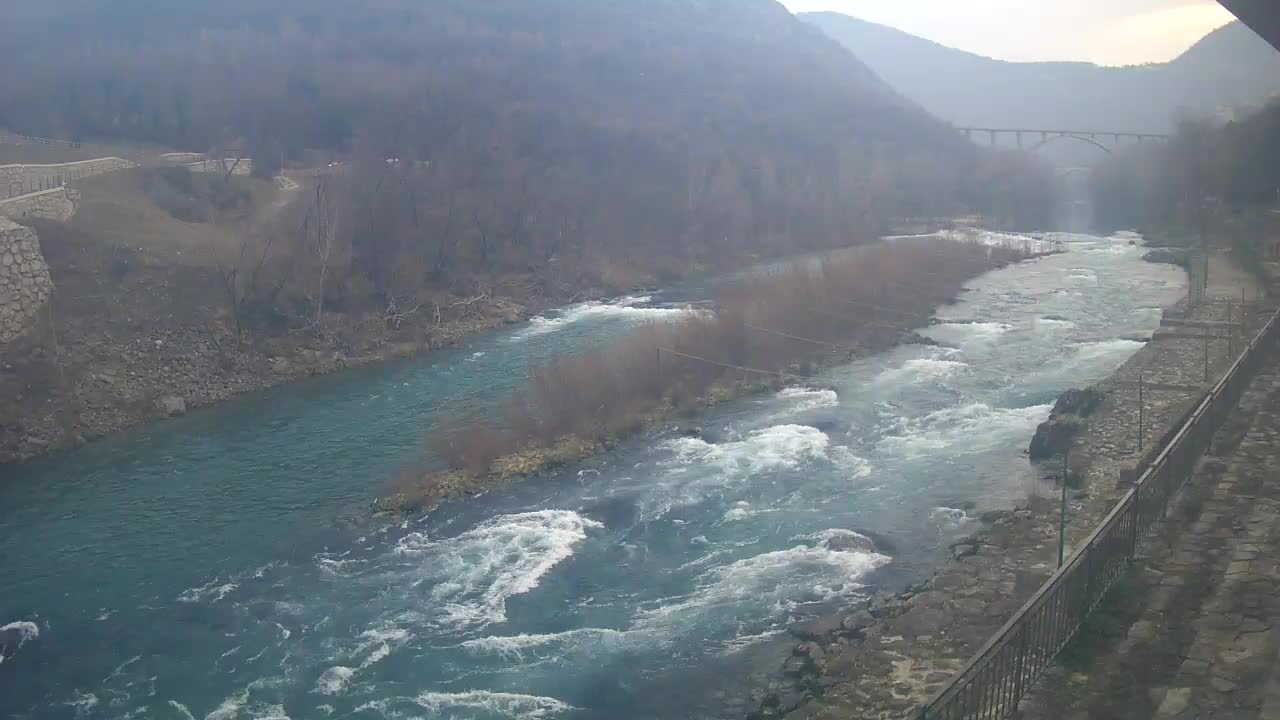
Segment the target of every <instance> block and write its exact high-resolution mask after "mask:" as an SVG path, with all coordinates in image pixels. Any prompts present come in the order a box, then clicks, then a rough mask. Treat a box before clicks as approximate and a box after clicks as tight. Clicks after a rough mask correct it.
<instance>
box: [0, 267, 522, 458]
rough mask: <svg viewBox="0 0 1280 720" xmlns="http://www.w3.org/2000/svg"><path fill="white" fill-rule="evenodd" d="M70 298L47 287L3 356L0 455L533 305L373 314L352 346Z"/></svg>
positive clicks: (383, 353)
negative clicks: (397, 323) (241, 333)
mask: <svg viewBox="0 0 1280 720" xmlns="http://www.w3.org/2000/svg"><path fill="white" fill-rule="evenodd" d="M55 269H56V268H55ZM55 279H56V276H55ZM77 300H78V299H76V298H65V297H60V296H59V295H58V294H56V293H55V295H54V298H53V302H52V305H50V306H48V307H46V309H45V310H44V311H43V312H42V314H41V315H42V317H41V318H40V321H39V322H38V323H37V326H36V327H35V328H33V329H32V330H31V331H30V332H29V333H27V335H26V336H24V337H22V338H19V339H18V340H16V341H14V342H11V343H9V344H8V345H7V346H6V347H5V349H4V354H3V356H0V396H3V398H4V400H5V402H4V403H3V406H0V415H2V416H3V417H0V463H4V462H19V461H24V460H30V459H32V458H35V457H38V456H40V455H42V454H44V453H46V452H49V451H52V450H55V449H60V448H68V447H74V446H76V445H79V444H82V443H84V442H87V441H90V440H93V439H95V438H98V437H102V436H104V435H108V434H110V433H114V432H118V431H121V430H125V429H128V428H131V427H135V426H137V425H141V424H143V423H146V422H149V421H152V420H156V419H159V418H164V417H172V416H175V415H182V414H185V413H187V412H190V411H191V410H194V409H197V408H201V407H205V406H209V405H212V404H214V403H218V402H221V401H223V400H227V399H230V398H232V397H235V396H237V395H240V394H243V393H247V392H253V391H257V390H263V389H266V388H269V387H272V386H275V385H281V384H284V383H288V382H293V381H296V380H300V379H302V378H307V377H312V376H317V375H324V374H328V373H333V372H337V371H339V370H344V369H348V368H355V367H361V366H365V365H370V364H374V363H380V362H385V361H388V360H392V359H397V358H405V357H411V356H414V355H418V354H421V353H426V352H430V351H432V350H436V349H440V348H444V347H448V346H451V345H454V344H456V343H457V342H459V341H460V340H462V339H463V338H466V337H468V336H470V335H475V334H478V333H482V332H485V331H488V330H491V329H493V328H495V327H499V326H502V325H505V324H510V323H515V322H520V321H523V320H525V319H527V318H528V317H529V315H530V314H531V312H532V309H531V308H529V307H528V306H526V305H522V304H520V303H517V302H516V301H514V300H509V299H504V298H501V297H498V298H494V299H492V300H488V299H487V300H486V301H485V302H483V303H474V304H473V305H472V306H470V307H469V308H468V312H467V313H465V314H454V315H453V316H452V317H450V318H448V319H441V320H440V321H439V322H434V321H428V322H426V323H424V324H423V325H422V326H420V327H417V328H414V329H413V331H409V329H408V328H400V330H401V332H389V331H385V330H386V328H385V327H384V326H383V324H382V323H381V322H379V323H377V324H376V325H372V326H370V329H369V331H368V332H366V333H364V335H363V338H362V339H360V340H358V341H356V342H353V341H352V337H353V335H351V334H349V333H342V334H339V333H315V332H308V333H293V334H288V335H284V336H280V337H276V338H264V339H252V338H238V337H237V336H236V333H235V332H234V331H233V329H232V328H231V326H230V324H229V323H228V322H226V318H221V319H220V320H219V319H216V318H215V319H210V320H208V321H203V322H201V321H197V320H193V318H190V317H183V315H181V314H177V313H174V314H170V313H163V314H160V313H154V312H148V310H147V309H145V308H142V307H137V306H134V307H129V306H128V305H127V304H126V306H125V307H123V308H116V310H117V311H118V312H120V313H121V315H122V317H118V318H116V319H115V320H114V321H112V322H103V318H102V317H101V316H100V315H98V314H95V313H92V312H86V311H85V310H83V309H82V308H78V307H76V305H77ZM148 304H149V303H148ZM134 313H136V314H134ZM143 317H146V318H147V320H145V321H144V320H142V318H143ZM339 321H342V319H339V318H335V322H339ZM51 327H52V328H56V332H53V331H51ZM378 330H383V331H384V332H377V331H378ZM354 337H356V338H360V337H361V336H359V335H356V336H354Z"/></svg>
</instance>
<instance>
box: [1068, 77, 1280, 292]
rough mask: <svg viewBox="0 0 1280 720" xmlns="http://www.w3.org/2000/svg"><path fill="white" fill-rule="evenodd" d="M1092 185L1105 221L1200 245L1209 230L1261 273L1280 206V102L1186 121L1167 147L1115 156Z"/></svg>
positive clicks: (1148, 148)
mask: <svg viewBox="0 0 1280 720" xmlns="http://www.w3.org/2000/svg"><path fill="white" fill-rule="evenodd" d="M1092 188H1093V196H1094V204H1095V206H1096V208H1097V212H1098V218H1099V220H1100V221H1102V222H1104V223H1106V224H1108V225H1110V226H1112V227H1125V228H1128V227H1141V228H1143V229H1147V230H1149V231H1151V232H1153V233H1154V234H1157V235H1159V236H1161V237H1164V238H1165V239H1168V240H1171V241H1174V242H1178V243H1179V244H1193V245H1198V244H1199V241H1200V232H1201V230H1202V229H1203V230H1204V231H1205V232H1206V233H1207V234H1208V235H1209V236H1210V240H1212V241H1216V242H1218V243H1220V244H1224V245H1230V246H1231V247H1232V248H1233V250H1234V251H1235V252H1236V253H1237V255H1238V256H1239V258H1240V259H1241V260H1242V261H1243V262H1245V263H1246V264H1247V265H1250V266H1252V269H1255V270H1258V271H1261V267H1260V265H1261V260H1262V258H1263V256H1264V255H1265V249H1264V248H1263V247H1262V243H1263V242H1264V241H1268V240H1269V239H1270V236H1271V235H1272V234H1273V233H1274V222H1273V221H1272V220H1270V217H1274V213H1272V212H1271V211H1272V210H1274V209H1277V208H1280V101H1276V102H1273V103H1271V104H1270V105H1268V106H1267V107H1266V108H1264V109H1262V110H1260V111H1258V112H1255V113H1253V114H1250V115H1248V116H1246V117H1244V118H1241V119H1240V120H1238V121H1235V122H1230V123H1225V124H1220V125H1215V124H1212V123H1209V122H1206V121H1203V120H1192V119H1187V120H1184V121H1183V122H1182V124H1181V125H1180V127H1179V129H1178V132H1177V134H1176V135H1175V136H1174V138H1173V140H1172V141H1171V142H1170V143H1169V144H1168V145H1159V146H1151V147H1144V148H1133V149H1130V150H1129V151H1127V152H1124V153H1119V154H1117V155H1115V156H1113V157H1111V158H1108V160H1107V161H1106V162H1104V163H1103V164H1102V165H1100V166H1099V167H1098V169H1097V171H1096V172H1095V173H1094V176H1093V179H1092ZM1269 224H1271V225H1272V227H1271V228H1269V227H1268V225H1269Z"/></svg>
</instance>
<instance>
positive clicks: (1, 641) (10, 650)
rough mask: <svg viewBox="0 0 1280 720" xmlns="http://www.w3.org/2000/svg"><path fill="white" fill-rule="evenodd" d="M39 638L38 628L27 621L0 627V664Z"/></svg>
mask: <svg viewBox="0 0 1280 720" xmlns="http://www.w3.org/2000/svg"><path fill="white" fill-rule="evenodd" d="M38 637H40V627H39V626H38V625H36V624H35V623H33V622H31V621H29V620H18V621H16V622H11V623H8V624H7V625H0V650H2V651H3V652H0V663H3V662H4V659H5V658H6V657H13V656H14V655H16V654H17V653H18V651H19V650H21V649H22V646H23V645H26V644H27V642H28V641H29V640H35V639H36V638H38Z"/></svg>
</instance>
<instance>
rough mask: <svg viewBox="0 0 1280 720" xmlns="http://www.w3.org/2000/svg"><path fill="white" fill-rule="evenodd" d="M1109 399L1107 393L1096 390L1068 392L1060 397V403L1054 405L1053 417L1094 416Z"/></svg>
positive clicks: (1086, 389) (1087, 389)
mask: <svg viewBox="0 0 1280 720" xmlns="http://www.w3.org/2000/svg"><path fill="white" fill-rule="evenodd" d="M1106 398H1107V396H1106V393H1104V392H1102V391H1101V390H1098V389H1096V388H1085V389H1084V390H1068V391H1066V392H1064V393H1062V395H1060V396H1058V401H1057V402H1056V403H1054V404H1053V413H1052V414H1053V415H1055V416H1056V415H1075V416H1076V417H1088V416H1089V415H1091V414H1093V411H1094V410H1097V409H1098V406H1099V405H1101V404H1102V401H1103V400H1105V399H1106Z"/></svg>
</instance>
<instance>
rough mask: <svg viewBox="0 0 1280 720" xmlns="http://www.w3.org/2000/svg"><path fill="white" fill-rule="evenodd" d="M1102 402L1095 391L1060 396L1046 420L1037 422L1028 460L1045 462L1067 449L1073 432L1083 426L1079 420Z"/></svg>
mask: <svg viewBox="0 0 1280 720" xmlns="http://www.w3.org/2000/svg"><path fill="white" fill-rule="evenodd" d="M1104 399H1106V395H1105V394H1104V393H1103V392H1102V391H1101V390H1098V389H1096V388H1086V389H1084V390H1068V391H1066V392H1064V393H1062V395H1061V397H1059V398H1058V401H1057V402H1056V403H1054V405H1053V412H1052V413H1050V415H1049V419H1048V420H1046V421H1044V422H1043V423H1040V427H1038V428H1036V434H1035V437H1033V438H1031V447H1030V449H1029V450H1028V453H1029V454H1030V455H1031V459H1032V460H1048V459H1049V458H1051V457H1054V456H1055V455H1061V454H1062V453H1063V452H1065V451H1067V450H1068V449H1070V447H1071V441H1072V440H1073V439H1074V438H1075V436H1076V433H1078V432H1080V430H1081V428H1083V427H1084V421H1083V418H1085V417H1088V416H1089V415H1090V414H1092V413H1093V411H1094V410H1097V409H1098V406H1099V405H1101V404H1102V401H1103V400H1104Z"/></svg>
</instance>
